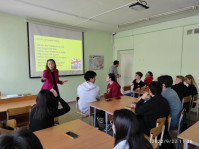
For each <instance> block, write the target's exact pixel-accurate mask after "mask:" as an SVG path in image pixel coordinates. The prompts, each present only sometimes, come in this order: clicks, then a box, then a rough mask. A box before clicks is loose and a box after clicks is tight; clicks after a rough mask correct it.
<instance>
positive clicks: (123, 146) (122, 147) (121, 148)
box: [113, 140, 129, 149]
mask: <svg viewBox="0 0 199 149" xmlns="http://www.w3.org/2000/svg"><path fill="white" fill-rule="evenodd" d="M113 149H129V144H128V142H127V141H126V140H123V141H121V142H119V143H118V144H117V145H116V146H115V147H114V148H113Z"/></svg>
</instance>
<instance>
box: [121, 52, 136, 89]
mask: <svg viewBox="0 0 199 149" xmlns="http://www.w3.org/2000/svg"><path fill="white" fill-rule="evenodd" d="M120 73H121V78H120V85H121V87H123V86H124V85H129V84H131V82H132V81H133V79H134V74H133V50H129V51H120Z"/></svg>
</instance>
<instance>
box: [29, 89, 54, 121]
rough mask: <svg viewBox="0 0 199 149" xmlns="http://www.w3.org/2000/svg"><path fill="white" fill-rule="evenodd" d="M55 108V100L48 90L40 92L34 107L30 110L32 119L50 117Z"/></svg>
mask: <svg viewBox="0 0 199 149" xmlns="http://www.w3.org/2000/svg"><path fill="white" fill-rule="evenodd" d="M55 106H56V99H55V96H54V95H53V93H52V92H50V91H49V90H41V91H40V92H39V94H38V95H37V99H36V105H34V107H33V109H32V110H31V114H32V116H33V118H34V119H38V120H42V119H45V118H48V117H50V116H51V113H52V112H53V109H54V107H55Z"/></svg>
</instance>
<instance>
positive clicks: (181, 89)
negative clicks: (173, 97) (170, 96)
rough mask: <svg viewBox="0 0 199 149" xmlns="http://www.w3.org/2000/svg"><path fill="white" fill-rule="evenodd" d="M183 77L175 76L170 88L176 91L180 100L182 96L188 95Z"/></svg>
mask: <svg viewBox="0 0 199 149" xmlns="http://www.w3.org/2000/svg"><path fill="white" fill-rule="evenodd" d="M184 81H185V78H184V77H183V76H176V80H175V85H173V86H172V89H173V90H174V91H176V93H177V94H178V96H179V98H180V100H181V102H182V100H183V98H184V97H187V96H189V95H190V94H189V90H188V88H187V86H186V85H184Z"/></svg>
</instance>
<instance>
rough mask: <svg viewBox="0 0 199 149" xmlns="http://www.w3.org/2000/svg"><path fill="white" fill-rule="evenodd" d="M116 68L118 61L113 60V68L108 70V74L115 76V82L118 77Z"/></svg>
mask: <svg viewBox="0 0 199 149" xmlns="http://www.w3.org/2000/svg"><path fill="white" fill-rule="evenodd" d="M118 66H119V61H118V60H115V61H114V62H113V66H111V67H110V69H109V73H113V74H114V75H115V80H117V78H119V77H120V74H118V71H117V67H118Z"/></svg>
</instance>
